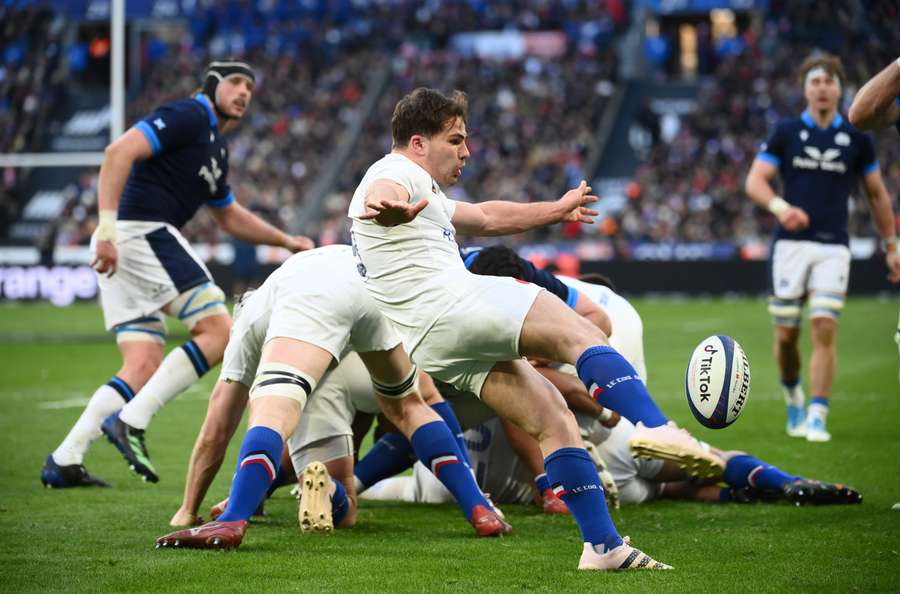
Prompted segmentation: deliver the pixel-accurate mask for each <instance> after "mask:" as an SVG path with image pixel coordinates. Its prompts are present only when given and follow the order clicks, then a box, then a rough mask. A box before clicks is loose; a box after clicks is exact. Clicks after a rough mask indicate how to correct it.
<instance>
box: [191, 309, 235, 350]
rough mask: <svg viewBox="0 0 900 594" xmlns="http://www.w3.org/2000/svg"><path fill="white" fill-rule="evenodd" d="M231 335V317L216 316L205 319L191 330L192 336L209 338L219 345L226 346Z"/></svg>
mask: <svg viewBox="0 0 900 594" xmlns="http://www.w3.org/2000/svg"><path fill="white" fill-rule="evenodd" d="M230 333H231V316H229V315H216V316H210V317H208V318H203V319H202V320H199V321H198V322H197V323H196V324H194V326H193V328H191V336H193V337H194V338H196V337H198V336H201V335H203V336H208V337H210V338H212V339H214V340H215V341H216V342H217V343H221V344H222V345H223V348H224V345H225V344H227V343H228V335H229V334H230Z"/></svg>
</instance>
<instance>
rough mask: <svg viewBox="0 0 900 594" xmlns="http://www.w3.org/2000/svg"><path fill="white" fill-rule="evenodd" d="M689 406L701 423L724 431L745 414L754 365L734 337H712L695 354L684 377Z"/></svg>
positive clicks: (698, 346)
mask: <svg viewBox="0 0 900 594" xmlns="http://www.w3.org/2000/svg"><path fill="white" fill-rule="evenodd" d="M684 390H685V393H686V394H687V401H688V406H690V408H691V412H692V413H694V417H696V418H697V420H698V421H700V424H701V425H703V426H704V427H709V428H710V429H724V428H725V427H727V426H729V425H731V424H732V423H734V422H735V420H737V418H738V417H739V416H740V415H741V411H742V410H744V405H745V404H747V396H749V395H750V363H749V362H748V361H747V355H746V354H744V349H742V348H741V345H739V344H738V343H737V341H736V340H734V339H733V338H731V337H730V336H710V337H709V338H707V339H705V340H704V341H703V342H701V343H700V344H699V345H697V348H696V349H694V353H693V354H692V355H691V361H690V363H689V364H688V368H687V373H685V377H684Z"/></svg>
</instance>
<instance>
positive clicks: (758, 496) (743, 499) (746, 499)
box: [729, 486, 783, 503]
mask: <svg viewBox="0 0 900 594" xmlns="http://www.w3.org/2000/svg"><path fill="white" fill-rule="evenodd" d="M729 491H730V492H731V501H733V502H734V503H756V502H763V503H774V502H776V501H781V499H782V497H783V493H782V492H781V491H779V490H777V489H757V488H756V487H750V486H747V487H731V488H730V489H729Z"/></svg>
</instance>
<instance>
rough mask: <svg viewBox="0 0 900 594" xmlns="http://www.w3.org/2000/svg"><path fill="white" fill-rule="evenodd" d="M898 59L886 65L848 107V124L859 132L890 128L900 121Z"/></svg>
mask: <svg viewBox="0 0 900 594" xmlns="http://www.w3.org/2000/svg"><path fill="white" fill-rule="evenodd" d="M898 96H900V58H898V59H897V61H895V62H891V63H890V64H888V65H887V68H885V69H884V70H882V71H881V72H879V73H878V74H876V75H875V76H874V77H873V78H872V79H871V80H870V81H869V82H867V83H866V84H865V85H863V87H862V88H861V89H860V90H859V92H858V93H856V97H854V98H853V103H852V104H851V105H850V113H849V114H848V115H849V116H850V123H851V124H853V125H854V126H856V127H857V128H859V129H860V130H877V129H878V128H885V127H887V126H892V125H894V123H896V122H897V120H898V119H900V107H898V106H897V97H898Z"/></svg>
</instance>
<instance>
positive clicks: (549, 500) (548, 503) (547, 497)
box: [541, 489, 569, 516]
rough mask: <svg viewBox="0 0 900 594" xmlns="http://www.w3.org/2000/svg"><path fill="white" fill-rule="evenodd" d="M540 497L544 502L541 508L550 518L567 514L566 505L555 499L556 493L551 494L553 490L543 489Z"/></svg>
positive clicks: (557, 498) (567, 508)
mask: <svg viewBox="0 0 900 594" xmlns="http://www.w3.org/2000/svg"><path fill="white" fill-rule="evenodd" d="M541 497H542V498H543V500H544V502H543V503H542V504H541V507H542V508H543V510H544V513H545V514H547V515H551V516H552V515H556V514H567V513H569V507H568V506H567V505H566V502H565V501H563V500H562V499H560V498H559V497H557V496H556V493H554V492H553V489H544V492H543V493H542V494H541Z"/></svg>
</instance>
